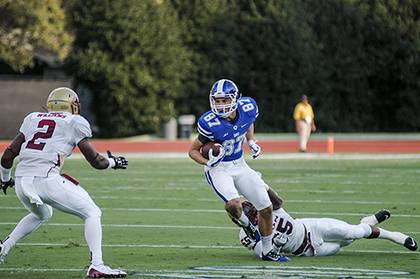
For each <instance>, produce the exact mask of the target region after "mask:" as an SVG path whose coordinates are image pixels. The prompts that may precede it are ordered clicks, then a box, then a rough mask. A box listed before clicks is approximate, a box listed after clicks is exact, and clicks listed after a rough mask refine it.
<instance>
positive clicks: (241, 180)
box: [205, 158, 271, 211]
mask: <svg viewBox="0 0 420 279" xmlns="http://www.w3.org/2000/svg"><path fill="white" fill-rule="evenodd" d="M205 175H206V178H207V181H208V182H209V184H210V185H211V186H212V187H213V189H214V191H215V192H216V194H217V195H218V196H219V197H220V198H221V199H222V200H223V201H224V202H225V203H226V202H228V201H230V200H232V199H236V198H239V194H242V195H243V196H244V197H245V198H246V199H247V200H248V201H250V202H251V203H252V204H253V205H254V206H255V208H256V209H257V210H258V211H259V210H262V209H264V208H267V207H269V206H270V205H271V201H270V198H269V197H268V194H267V190H268V189H269V187H268V185H267V184H266V183H265V182H264V181H263V180H262V178H261V176H260V175H259V174H258V173H257V172H256V171H254V170H253V169H251V168H250V167H249V166H248V164H247V163H246V162H245V160H244V159H243V158H240V159H238V160H234V161H230V162H221V163H220V164H219V165H217V166H216V167H213V168H209V167H206V168H205Z"/></svg>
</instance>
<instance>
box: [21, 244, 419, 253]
mask: <svg viewBox="0 0 420 279" xmlns="http://www.w3.org/2000/svg"><path fill="white" fill-rule="evenodd" d="M17 245H18V246H41V247H43V246H60V247H65V246H67V245H68V244H66V243H44V242H22V243H18V244H17ZM80 246H83V247H85V246H87V245H86V244H80ZM102 246H104V247H114V248H157V249H184V248H189V249H245V248H244V247H243V246H239V245H175V244H170V245H165V244H103V245H102ZM340 253H390V254H420V252H412V251H391V250H360V249H348V248H344V249H343V250H342V251H341V252H340Z"/></svg>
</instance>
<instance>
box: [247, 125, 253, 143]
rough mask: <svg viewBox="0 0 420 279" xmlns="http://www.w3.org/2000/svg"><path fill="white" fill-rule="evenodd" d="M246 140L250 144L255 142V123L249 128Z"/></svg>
mask: <svg viewBox="0 0 420 279" xmlns="http://www.w3.org/2000/svg"><path fill="white" fill-rule="evenodd" d="M245 137H246V140H247V142H249V141H250V140H254V123H252V124H251V126H249V128H248V131H246V135H245Z"/></svg>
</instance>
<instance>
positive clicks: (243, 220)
mask: <svg viewBox="0 0 420 279" xmlns="http://www.w3.org/2000/svg"><path fill="white" fill-rule="evenodd" d="M237 220H238V222H239V224H240V225H241V226H242V227H248V225H249V219H248V217H246V215H245V213H244V212H243V211H242V214H241V217H239V219H237Z"/></svg>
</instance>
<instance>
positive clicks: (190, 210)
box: [0, 206, 420, 224]
mask: <svg viewBox="0 0 420 279" xmlns="http://www.w3.org/2000/svg"><path fill="white" fill-rule="evenodd" d="M0 209H3V210H26V209H25V208H23V207H14V206H0ZM101 209H102V210H109V211H125V212H131V211H134V212H184V213H223V214H225V213H226V212H225V210H223V209H194V208H120V207H103V208H101ZM288 213H290V214H297V215H321V216H328V215H333V216H359V217H361V216H365V215H367V214H372V212H371V213H353V212H319V211H288ZM392 217H393V218H395V217H401V218H420V215H415V214H392ZM0 224H2V223H0Z"/></svg>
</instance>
